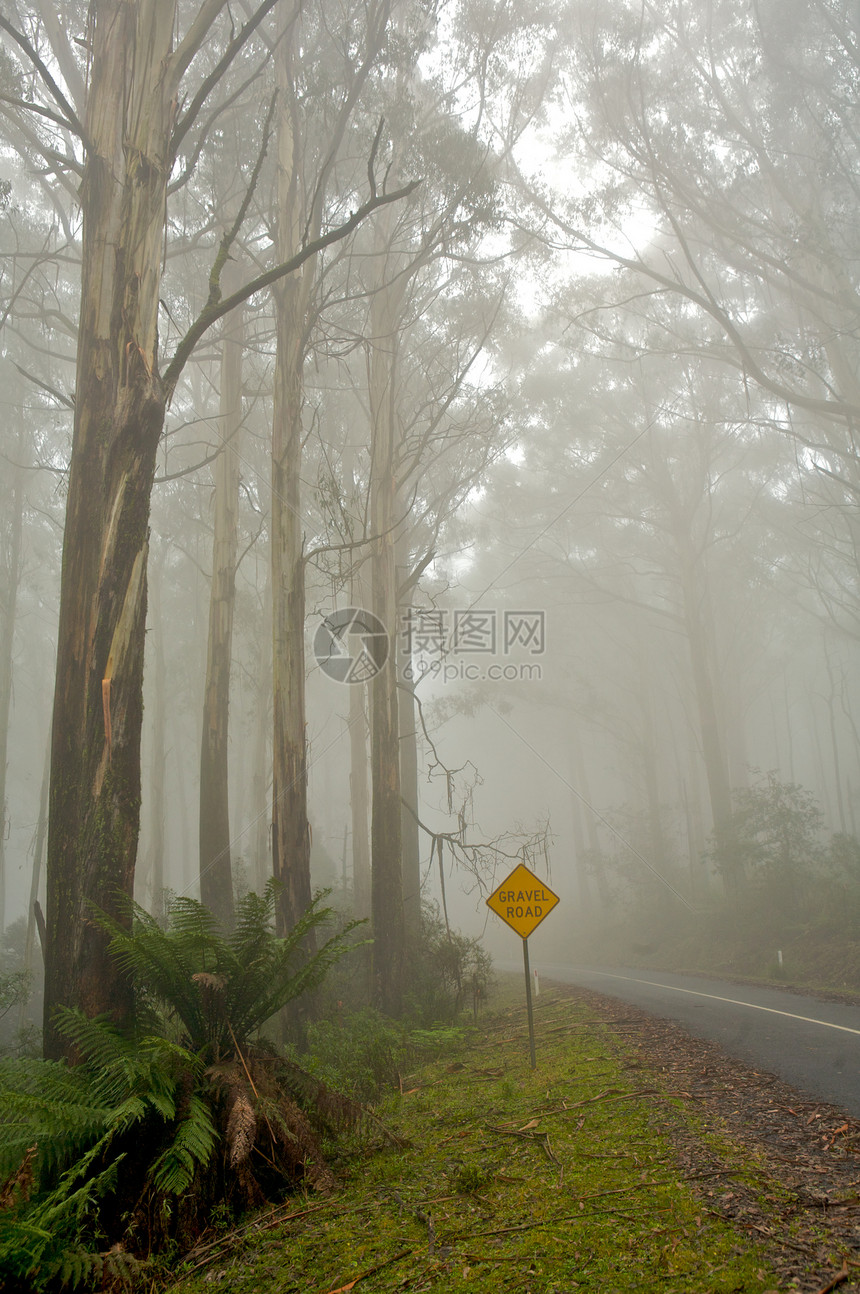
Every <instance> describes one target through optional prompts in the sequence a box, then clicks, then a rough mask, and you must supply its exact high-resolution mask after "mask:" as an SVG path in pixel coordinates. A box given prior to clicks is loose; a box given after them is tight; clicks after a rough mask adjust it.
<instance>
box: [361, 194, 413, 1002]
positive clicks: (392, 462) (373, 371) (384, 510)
mask: <svg viewBox="0 0 860 1294" xmlns="http://www.w3.org/2000/svg"><path fill="white" fill-rule="evenodd" d="M386 224H387V221H386V220H385V219H383V220H382V221H381V226H382V227H381V229H379V230H377V239H378V242H377V247H378V249H379V250H380V252H381V253H382V254H381V255H380V258H379V259H380V273H381V274H382V275H384V274H385V272H386V269H387V268H388V258H387V256H386V255H384V249H385V248H386V247H387V244H388V239H387V237H386V234H387V230H386ZM400 291H402V289H399V290H398V288H397V287H395V286H392V285H391V284H385V283H384V279H382V280H381V283H380V287H379V289H378V290H377V292H376V293H375V294H374V296H373V299H372V302H371V311H370V315H371V340H370V357H369V397H370V399H369V404H370V419H371V469H370V523H371V534H372V536H373V543H372V548H371V564H370V578H371V602H372V606H371V610H372V611H373V613H374V615H375V616H376V617H377V619H378V620H379V621H380V622H381V623H382V625H383V626H384V628H385V631H386V633H387V635H388V647H389V650H388V656H387V659H386V661H385V665H384V666H383V668H382V669H380V670H379V672H378V673H377V674H375V675H374V677H373V679H372V680H371V684H370V706H371V713H370V767H371V778H372V804H371V824H370V841H371V858H372V872H371V877H372V902H371V907H372V912H373V986H374V997H375V999H376V1002H377V1004H378V1005H379V1007H380V1008H381V1009H382V1010H383V1011H385V1012H386V1013H387V1014H389V1015H395V1016H396V1015H399V1013H400V1011H401V1007H402V990H403V969H404V953H405V925H404V915H403V878H402V833H401V789H400V749H399V746H400V740H399V738H400V729H399V725H398V717H397V702H398V698H397V630H398V623H397V569H396V555H395V546H396V541H395V534H394V529H395V526H396V524H397V521H398V517H397V498H398V491H397V481H396V477H395V471H396V450H397V443H398V437H397V422H396V417H395V408H396V400H395V392H396V381H397V376H396V374H397V337H398V332H397V318H398V304H399V303H398V300H397V298H398V296H399V292H400Z"/></svg>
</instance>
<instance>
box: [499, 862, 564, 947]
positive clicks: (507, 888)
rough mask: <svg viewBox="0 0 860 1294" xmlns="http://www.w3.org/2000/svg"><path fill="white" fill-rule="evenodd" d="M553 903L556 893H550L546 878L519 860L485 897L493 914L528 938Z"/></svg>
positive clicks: (556, 901)
mask: <svg viewBox="0 0 860 1294" xmlns="http://www.w3.org/2000/svg"><path fill="white" fill-rule="evenodd" d="M556 903H558V895H557V894H553V892H552V890H551V889H550V888H549V886H548V885H547V884H546V882H545V881H542V880H541V879H540V877H539V876H535V874H534V872H530V871H529V869H528V868H527V867H525V866H524V865H523V864H522V863H520V864H519V865H518V866H517V867H515V868H514V870H513V871H512V872H511V874H510V876H509V877H508V878H507V880H505V881H502V883H501V885H500V886H499V888H498V889H497V890H494V891H493V893H492V894H491V895H490V897H489V898H488V899H487V907H488V908H492V909H493V911H494V912H495V914H496V916H498V917H501V918H502V920H503V921H505V922H507V924H508V925H509V926H510V927H511V929H512V930H516V932H517V934H518V935H519V936H520V937H521V938H522V939H528V937H529V935H530V934H531V933H532V931H533V930H537V928H538V926H539V925H540V923H541V922H542V921H543V919H544V917H545V916H546V915H547V914H548V913H550V912H552V910H553V908H554V907H555V905H556Z"/></svg>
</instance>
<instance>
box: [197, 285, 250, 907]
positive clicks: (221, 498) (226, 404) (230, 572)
mask: <svg viewBox="0 0 860 1294" xmlns="http://www.w3.org/2000/svg"><path fill="white" fill-rule="evenodd" d="M227 290H228V291H231V290H232V288H229V287H228V289H227ZM242 347H243V328H242V311H241V309H239V310H234V311H233V313H232V314H231V315H228V317H227V325H226V327H225V329H224V334H223V338H222V352H221V398H220V416H219V435H220V437H221V438H222V440H223V445H222V448H221V452H220V454H219V455H218V458H217V460H216V463H215V533H214V537H213V541H212V586H211V589H210V594H209V638H208V646H207V651H206V682H205V685H204V690H203V732H202V739H201V745H200V834H199V841H200V898H201V901H202V902H203V903H205V904H206V906H207V907H208V908H209V909H210V910H211V911H212V912H213V913H214V914H215V916H216V917H217V918H218V920H219V921H220V923H221V925H222V926H223V927H224V928H225V929H229V928H230V927H231V926H232V925H233V917H234V906H233V863H232V857H231V848H230V812H229V774H228V753H229V714H230V667H231V664H232V659H233V612H234V607H235V601H236V554H237V550H238V512H239V445H238V443H237V442H238V440H239V435H240V429H241V425H242Z"/></svg>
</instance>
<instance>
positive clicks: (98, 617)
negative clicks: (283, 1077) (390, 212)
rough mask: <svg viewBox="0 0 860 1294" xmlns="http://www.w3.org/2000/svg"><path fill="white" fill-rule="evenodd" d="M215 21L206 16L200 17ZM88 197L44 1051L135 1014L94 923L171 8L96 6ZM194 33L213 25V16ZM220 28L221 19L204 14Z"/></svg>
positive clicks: (130, 753) (134, 715) (118, 733)
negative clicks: (73, 1011) (65, 1012)
mask: <svg viewBox="0 0 860 1294" xmlns="http://www.w3.org/2000/svg"><path fill="white" fill-rule="evenodd" d="M206 8H207V9H208V10H209V11H210V12H217V10H213V9H212V6H211V5H209V6H206ZM93 14H94V23H93V45H92V69H93V72H92V83H91V85H90V89H89V98H88V103H87V114H86V123H85V129H86V134H87V137H88V149H87V161H86V167H85V171H84V178H83V184H82V188H81V209H82V214H83V256H82V267H81V309H80V321H79V329H78V354H77V390H76V396H75V421H74V434H73V442H72V459H71V470H70V474H69V493H68V503H67V513H66V528H65V535H64V543H63V568H62V580H61V594H60V623H59V647H58V653H57V679H56V690H55V697H54V715H53V728H52V758H51V795H50V824H49V842H48V891H47V918H46V919H47V936H48V944H47V964H46V976H45V1054H46V1056H48V1057H51V1058H56V1057H59V1056H61V1055H62V1054H64V1053H65V1052H66V1051H67V1050H68V1044H67V1043H66V1042H65V1041H64V1040H63V1039H61V1038H60V1037H59V1035H58V1034H57V1032H56V1030H55V1028H54V1024H53V1015H54V1010H55V1008H56V1007H57V1006H58V1005H60V1004H63V1003H67V1004H73V1005H76V1006H80V1007H81V1008H83V1010H84V1011H86V1012H87V1014H90V1015H95V1014H99V1013H102V1012H106V1013H108V1014H109V1015H110V1016H111V1017H112V1018H113V1019H114V1020H115V1021H116V1022H118V1023H122V1022H123V1021H125V1020H126V1019H128V1017H129V1015H130V1013H131V1011H132V1006H133V1001H132V993H131V987H130V984H129V983H128V982H127V980H126V979H125V977H123V976H121V975H118V974H117V971H116V967H115V965H114V964H113V963H112V961H111V960H110V958H109V956H108V953H107V936H106V935H105V934H104V933H103V932H102V931H101V929H100V928H99V927H98V926H97V925H96V924H95V923H94V922H93V921H92V919H91V915H90V908H91V905H92V904H96V905H98V906H100V907H102V908H104V909H106V910H107V911H109V912H111V913H113V914H114V915H117V916H120V915H121V905H120V906H119V907H118V906H117V899H118V897H120V896H122V897H127V896H130V895H131V893H132V887H133V881H134V864H135V856H136V852H137V838H138V826H139V815H140V736H141V723H142V708H143V707H142V681H143V645H144V632H145V624H146V559H147V546H148V545H147V535H148V524H149V502H150V494H151V489H152V482H153V476H154V470H155V454H156V449H157V446H158V439H159V436H160V433H161V428H162V425H163V421H164V405H165V401H164V394H163V391H162V385H161V382H160V380H159V376H158V371H157V332H156V328H157V314H158V298H159V291H160V285H161V262H162V243H163V237H164V224H165V203H166V191H167V179H168V171H169V167H170V162H169V156H168V150H169V139H170V131H171V127H172V123H173V116H174V113H175V111H176V106H177V91H178V84H179V79H180V77H181V74H182V72H183V70H184V67H185V66H186V65H187V57H188V56H189V47H188V45H186V46H185V47H183V48H181V50H178V51H177V52H176V54H175V55H174V54H172V52H171V50H172V36H173V27H174V20H175V3H174V0H139V3H137V4H130V3H122V2H120V0H96V3H95V4H94V6H93ZM199 21H200V22H205V18H204V16H203V15H201V18H200V20H199ZM209 21H211V18H210V19H209Z"/></svg>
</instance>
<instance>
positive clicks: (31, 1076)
mask: <svg viewBox="0 0 860 1294" xmlns="http://www.w3.org/2000/svg"><path fill="white" fill-rule="evenodd" d="M0 1108H2V1110H3V1119H2V1121H0V1173H9V1172H12V1171H13V1170H14V1168H15V1167H17V1165H18V1164H19V1163H20V1161H21V1157H22V1155H23V1154H24V1152H25V1151H26V1150H27V1148H28V1147H29V1146H32V1145H33V1144H34V1143H37V1144H38V1146H39V1161H40V1164H41V1165H42V1166H46V1165H47V1166H50V1165H53V1164H56V1163H60V1162H62V1161H63V1160H67V1159H68V1158H70V1157H71V1156H73V1155H74V1154H76V1153H78V1152H79V1151H80V1149H81V1148H82V1147H85V1146H87V1145H89V1144H91V1143H92V1141H93V1140H94V1139H95V1138H97V1137H99V1136H100V1135H101V1134H102V1133H103V1132H104V1129H105V1127H106V1126H107V1123H108V1121H109V1118H110V1107H109V1106H108V1105H106V1104H105V1103H104V1101H103V1100H101V1099H100V1097H99V1096H98V1095H97V1094H95V1093H94V1092H93V1091H92V1089H91V1087H90V1085H89V1083H88V1082H87V1081H86V1079H85V1077H84V1075H83V1074H81V1073H80V1072H79V1071H77V1070H70V1069H68V1068H67V1067H66V1065H65V1064H63V1063H60V1062H55V1061H42V1060H30V1059H24V1058H18V1059H8V1060H4V1061H3V1062H2V1063H0Z"/></svg>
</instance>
